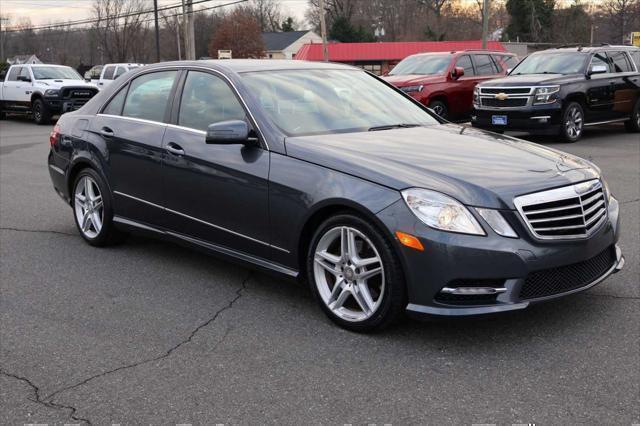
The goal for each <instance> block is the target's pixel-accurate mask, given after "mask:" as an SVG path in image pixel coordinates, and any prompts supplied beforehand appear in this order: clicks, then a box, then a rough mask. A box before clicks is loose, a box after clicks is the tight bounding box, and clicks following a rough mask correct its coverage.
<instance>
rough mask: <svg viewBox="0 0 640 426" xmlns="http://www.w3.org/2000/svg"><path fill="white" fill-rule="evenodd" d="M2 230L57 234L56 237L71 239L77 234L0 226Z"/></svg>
mask: <svg viewBox="0 0 640 426" xmlns="http://www.w3.org/2000/svg"><path fill="white" fill-rule="evenodd" d="M0 230H2V231H14V232H29V233H32V234H55V235H66V236H69V237H76V236H77V234H73V233H71V232H62V231H52V230H49V229H26V228H13V227H9V226H0Z"/></svg>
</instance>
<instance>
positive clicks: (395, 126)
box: [369, 123, 421, 132]
mask: <svg viewBox="0 0 640 426" xmlns="http://www.w3.org/2000/svg"><path fill="white" fill-rule="evenodd" d="M420 126H421V125H420V124H409V123H399V124H387V125H384V126H374V127H370V128H369V131H370V132H375V131H378V130H390V129H408V128H409V127H420Z"/></svg>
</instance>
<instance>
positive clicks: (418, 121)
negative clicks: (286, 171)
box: [243, 69, 438, 136]
mask: <svg viewBox="0 0 640 426" xmlns="http://www.w3.org/2000/svg"><path fill="white" fill-rule="evenodd" d="M243 80H244V81H245V83H246V84H247V86H248V87H249V89H250V90H251V92H252V93H253V94H254V96H255V97H256V98H257V101H258V102H259V103H260V105H261V106H262V108H263V110H264V111H265V112H266V113H267V114H268V115H269V117H270V118H271V120H273V122H274V123H275V124H276V125H277V126H278V127H279V128H280V129H281V130H282V131H283V132H284V133H286V134H288V135H290V136H301V135H310V134H326V133H340V132H357V131H365V130H386V129H387V128H393V127H409V126H428V125H434V124H437V123H438V121H437V120H436V119H435V118H434V117H433V116H431V115H430V114H429V113H428V112H426V111H425V110H424V109H422V108H421V107H420V106H419V105H416V104H415V103H414V102H413V101H412V100H410V99H409V98H407V97H405V96H404V95H402V94H401V93H398V92H397V91H396V90H394V89H393V88H391V87H389V86H387V85H386V84H384V83H382V82H380V81H378V80H377V79H375V77H372V76H370V75H369V74H367V73H365V72H363V71H358V70H308V69H304V70H287V71H276V72H269V73H265V72H250V73H245V74H244V75H243Z"/></svg>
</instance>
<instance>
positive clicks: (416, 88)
mask: <svg viewBox="0 0 640 426" xmlns="http://www.w3.org/2000/svg"><path fill="white" fill-rule="evenodd" d="M422 89H424V86H423V85H422V84H421V85H419V86H404V87H401V88H400V90H402V91H403V92H405V93H411V92H422Z"/></svg>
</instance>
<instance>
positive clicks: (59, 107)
mask: <svg viewBox="0 0 640 426" xmlns="http://www.w3.org/2000/svg"><path fill="white" fill-rule="evenodd" d="M96 93H98V88H97V87H96V86H94V85H93V84H89V83H86V82H85V81H83V79H82V77H81V76H80V74H78V73H77V71H76V70H74V69H73V68H71V67H66V66H62V65H48V64H47V65H44V64H37V65H35V64H34V65H28V64H25V65H12V66H11V67H9V70H8V71H7V73H6V75H5V76H4V78H3V82H2V83H1V84H0V117H4V116H5V115H6V114H7V113H13V114H16V113H17V114H30V115H31V116H32V117H33V120H34V121H35V122H36V123H38V124H48V123H50V122H51V118H52V116H54V115H58V114H64V113H65V112H68V111H74V110H76V109H78V108H80V107H81V106H83V105H84V104H85V103H86V102H87V101H89V99H91V98H92V97H93V96H94V95H95V94H96Z"/></svg>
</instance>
